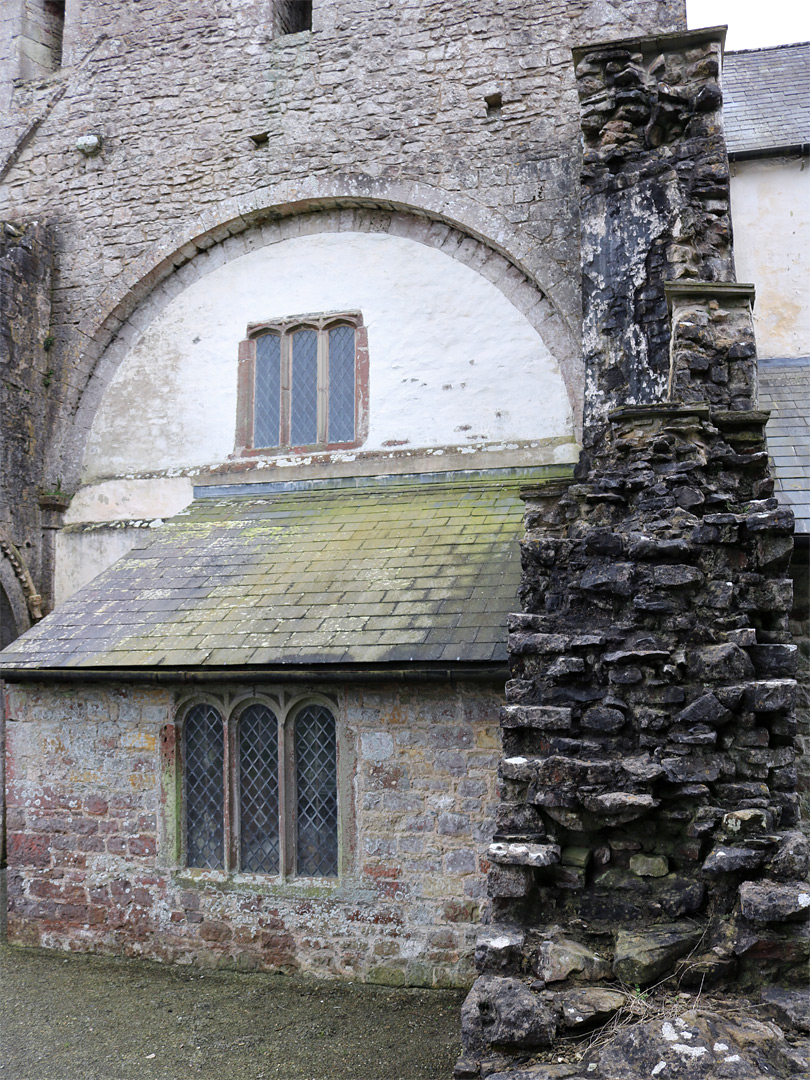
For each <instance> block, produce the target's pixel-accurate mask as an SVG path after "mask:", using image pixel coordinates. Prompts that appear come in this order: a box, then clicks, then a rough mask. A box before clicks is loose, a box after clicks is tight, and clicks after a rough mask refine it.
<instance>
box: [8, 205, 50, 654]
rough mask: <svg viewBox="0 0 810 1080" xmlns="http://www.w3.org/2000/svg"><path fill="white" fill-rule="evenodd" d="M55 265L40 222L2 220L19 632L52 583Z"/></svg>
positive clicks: (11, 564)
mask: <svg viewBox="0 0 810 1080" xmlns="http://www.w3.org/2000/svg"><path fill="white" fill-rule="evenodd" d="M52 269H53V260H52V252H51V246H50V237H49V235H48V231H47V229H46V228H45V227H44V226H43V225H41V224H37V223H35V224H31V225H28V226H26V227H17V226H14V225H11V224H8V223H0V416H1V417H2V424H0V585H2V586H3V589H4V592H5V593H6V595H7V598H8V601H9V607H10V609H11V610H10V616H11V617H12V618H13V622H14V628H15V630H16V632H17V633H21V632H22V630H24V629H27V627H28V626H29V625H30V622H31V620H32V619H33V618H37V617H38V616H39V614H40V610H41V603H40V597H41V596H42V595H44V596H45V598H46V603H47V599H48V596H49V589H50V581H51V569H52V568H51V565H50V563H51V544H50V542H49V541H50V538H49V534H48V533H46V534H45V538H44V542H43V527H46V526H48V525H50V524H51V522H50V518H49V511H48V510H47V509H45V510H43V507H42V506H41V498H40V496H41V488H42V477H43V472H44V461H45V459H46V457H47V452H48V441H49V437H50V435H51V433H52V431H53V424H54V417H55V414H56V413H57V412H58V411H59V409H60V407H61V401H60V398H59V391H58V387H59V383H58V379H57V378H56V370H55V367H54V365H55V363H56V361H55V359H54V356H53V352H52V348H51V346H52V344H53V339H52V337H51V330H50V326H51V277H52ZM7 633H8V632H7V630H6V631H5V632H4V635H3V636H4V637H7ZM7 643H8V642H7V641H5V642H4V644H7Z"/></svg>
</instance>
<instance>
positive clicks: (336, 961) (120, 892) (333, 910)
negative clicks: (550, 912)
mask: <svg viewBox="0 0 810 1080" xmlns="http://www.w3.org/2000/svg"><path fill="white" fill-rule="evenodd" d="M7 694H8V704H7V716H8V723H7V733H8V734H7V740H8V762H9V766H8V865H9V869H8V889H9V904H10V906H9V937H10V940H11V941H13V942H17V943H20V944H38V945H44V946H47V947H54V948H65V949H71V950H92V951H109V952H116V953H125V954H129V955H141V956H151V957H156V958H160V959H164V960H172V961H179V962H195V963H200V964H203V965H206V966H211V965H223V966H236V967H241V968H244V969H265V970H283V971H288V972H293V971H297V972H310V973H313V974H317V975H322V976H344V977H351V978H355V979H361V980H369V981H376V982H381V983H388V984H405V985H424V986H431V985H435V986H451V985H468V984H469V982H470V980H471V977H472V969H471V957H472V945H473V936H474V926H473V924H474V923H475V922H476V921H477V918H478V911H479V907H480V904H481V903H482V900H483V893H484V887H485V883H484V878H483V876H482V872H481V871H482V869H483V868H484V867H485V865H486V864H485V863H484V862H482V859H483V854H484V852H485V850H486V845H487V843H488V838H489V836H490V835H491V832H492V828H493V818H492V814H493V811H494V803H495V790H494V789H495V782H496V775H495V774H496V763H497V759H498V750H497V744H498V733H497V712H498V697H499V696H500V695H499V693H498V691H497V690H492V691H488V690H485V689H480V690H472V689H470V690H464V689H461V688H447V687H444V688H436V689H434V690H427V689H425V688H424V687H422V688H419V689H418V690H417V689H414V690H408V689H406V688H404V687H398V688H393V687H379V688H370V687H367V688H355V689H351V690H346V691H344V692H341V693H340V695H339V697H340V702H341V708H340V712H339V717H338V723H339V728H340V729H341V732H342V735H343V736H345V740H346V746H347V751H346V754H347V757H348V758H349V760H348V762H346V761H344V762H343V763H342V767H344V768H348V770H349V774H350V784H349V788H350V793H351V802H352V806H350V807H346V806H344V807H343V817H344V824H345V828H346V832H347V835H346V836H345V837H344V844H345V845H347V846H348V848H349V849H350V850H349V851H348V853H347V858H348V863H349V866H350V871H349V872H348V873H347V874H345V875H344V876H343V877H342V878H341V879H340V880H339V881H338V882H334V883H333V882H325V881H323V880H321V881H319V880H318V879H306V880H300V881H298V882H296V881H294V880H291V881H289V882H287V883H285V884H280V883H279V882H278V880H277V879H274V878H269V877H265V876H262V875H252V874H243V875H236V876H231V877H229V876H228V875H226V874H224V873H219V872H216V871H191V870H188V869H184V868H182V867H178V866H175V865H173V864H172V854H171V852H172V850H173V846H172V844H173V841H172V835H173V834H175V833H176V831H177V828H178V819H177V817H176V814H177V813H178V812H179V807H178V806H177V804H176V803H175V802H173V801H172V798H173V797H172V794H171V793H172V791H173V790H174V789H173V788H172V785H171V784H168V785H167V784H166V782H165V780H162V779H161V776H162V769H165V767H166V759H165V751H164V757H163V758H161V739H162V735H163V734H164V727H165V725H166V723H167V718H168V717H169V715H170V714H171V710H172V708H173V700H174V697H173V694H172V693H171V691H169V690H164V689H159V688H142V689H138V688H132V687H125V686H111V687H109V688H106V687H105V688H101V687H99V686H98V685H96V686H95V687H94V686H76V687H75V688H70V689H66V688H61V689H59V688H47V687H45V686H36V685H31V686H25V687H22V686H8V687H7ZM352 821H354V824H353V825H352V824H351V822H352Z"/></svg>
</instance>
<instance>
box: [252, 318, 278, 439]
mask: <svg viewBox="0 0 810 1080" xmlns="http://www.w3.org/2000/svg"><path fill="white" fill-rule="evenodd" d="M280 415H281V338H280V337H279V336H278V334H262V336H261V337H260V338H257V340H256V381H255V388H254V396H253V445H254V446H278V445H279V442H280V436H279V420H280Z"/></svg>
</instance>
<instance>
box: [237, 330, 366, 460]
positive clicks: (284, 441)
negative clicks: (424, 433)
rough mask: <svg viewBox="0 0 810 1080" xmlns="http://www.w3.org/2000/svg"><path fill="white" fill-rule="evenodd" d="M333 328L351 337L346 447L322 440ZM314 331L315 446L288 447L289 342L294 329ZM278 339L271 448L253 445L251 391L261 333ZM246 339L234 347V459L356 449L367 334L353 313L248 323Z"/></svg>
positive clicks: (362, 434)
mask: <svg viewBox="0 0 810 1080" xmlns="http://www.w3.org/2000/svg"><path fill="white" fill-rule="evenodd" d="M339 326H351V327H352V328H353V330H354V333H355V359H354V439H352V440H351V441H348V442H331V443H330V442H328V441H327V430H326V428H327V416H328V396H329V374H328V366H327V342H328V334H329V331H330V330H333V329H335V328H337V327H339ZM304 329H310V330H314V331H315V332H316V333H317V335H318V340H317V348H318V360H317V364H318V381H317V394H318V410H317V428H318V431H317V441H316V442H315V443H310V444H303V445H292V443H291V441H290V419H291V385H290V382H291V373H292V338H293V334H294V333H295V332H296V331H298V330H304ZM268 333H272V334H278V336H279V339H280V351H281V390H280V407H281V413H280V432H279V442H278V445H277V446H256V445H255V440H254V430H255V409H256V401H255V387H256V343H257V341H258V339H259V338H260V337H262V335H264V334H268ZM247 335H248V336H247V337H246V338H245V339H244V340H243V341H240V342H239V364H238V376H237V406H236V439H235V454H236V455H237V456H239V457H256V456H258V455H259V454H270V453H280V452H283V451H285V450H286V451H288V452H293V453H304V452H307V451H309V452H311V451H313V450H352V449H355V448H357V447H358V446H362V444H363V443H364V442H365V440H366V438H367V436H368V395H369V358H368V332H367V329H366V327H365V326H364V325H363V316H362V314H361V313H360V312H359V311H350V312H329V313H324V314H319V315H299V316H295V317H292V318H288V319H279V320H271V321H267V322H260V323H249V324H248V327H247Z"/></svg>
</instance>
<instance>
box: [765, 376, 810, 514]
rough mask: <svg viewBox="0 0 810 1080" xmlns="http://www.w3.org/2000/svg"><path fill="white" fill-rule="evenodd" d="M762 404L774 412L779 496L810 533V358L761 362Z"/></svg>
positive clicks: (772, 441)
mask: <svg viewBox="0 0 810 1080" xmlns="http://www.w3.org/2000/svg"><path fill="white" fill-rule="evenodd" d="M759 403H760V405H761V406H762V408H763V409H770V410H771V416H770V419H769V420H768V426H767V428H766V434H767V436H768V450H769V452H770V455H771V458H772V459H773V463H774V469H775V472H776V492H775V494H776V496H777V498H778V499H779V500H780V502H782V503H784V504H785V505H786V506H790V507H792V509H793V512H794V514H795V515H796V532H797V533H805V534H806V533H810V357H802V358H799V359H792V360H760V361H759Z"/></svg>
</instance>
